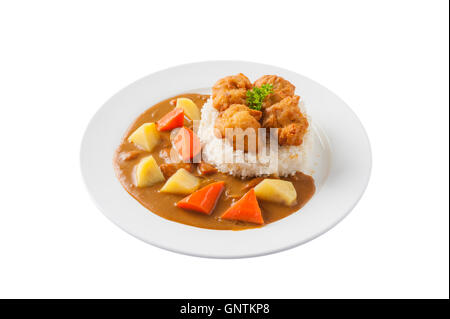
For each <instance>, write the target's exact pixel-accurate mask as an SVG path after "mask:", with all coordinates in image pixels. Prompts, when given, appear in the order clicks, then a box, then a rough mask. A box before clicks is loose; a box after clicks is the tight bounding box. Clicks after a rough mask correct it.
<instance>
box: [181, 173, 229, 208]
mask: <svg viewBox="0 0 450 319" xmlns="http://www.w3.org/2000/svg"><path fill="white" fill-rule="evenodd" d="M224 187H225V182H223V181H221V182H215V183H211V184H209V185H207V186H205V187H203V188H201V189H199V190H198V191H196V192H194V193H192V194H191V195H189V196H187V197H185V198H183V199H182V200H180V201H179V202H178V203H177V207H180V208H183V209H188V210H194V211H197V212H200V213H204V214H207V215H209V214H211V212H212V210H213V209H214V207H215V206H216V204H217V201H218V200H219V197H220V195H221V194H222V191H223V189H224Z"/></svg>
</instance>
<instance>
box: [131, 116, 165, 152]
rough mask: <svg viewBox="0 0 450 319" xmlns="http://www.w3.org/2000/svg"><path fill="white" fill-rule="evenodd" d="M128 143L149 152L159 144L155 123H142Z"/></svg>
mask: <svg viewBox="0 0 450 319" xmlns="http://www.w3.org/2000/svg"><path fill="white" fill-rule="evenodd" d="M128 141H129V142H131V143H134V144H135V145H136V146H138V147H139V148H141V149H143V150H144V151H148V152H151V151H152V150H153V148H154V147H155V146H156V144H158V143H159V132H158V130H157V129H156V124H155V123H144V124H142V125H141V126H140V127H139V128H138V129H137V130H136V131H134V132H133V133H132V134H131V135H130V137H129V138H128Z"/></svg>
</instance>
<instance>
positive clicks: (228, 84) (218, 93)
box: [212, 73, 252, 112]
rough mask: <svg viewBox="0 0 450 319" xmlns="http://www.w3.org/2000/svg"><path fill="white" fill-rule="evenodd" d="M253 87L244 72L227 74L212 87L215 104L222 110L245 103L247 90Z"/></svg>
mask: <svg viewBox="0 0 450 319" xmlns="http://www.w3.org/2000/svg"><path fill="white" fill-rule="evenodd" d="M251 88H252V83H251V82H250V80H249V79H248V78H247V77H246V76H245V75H244V74H242V73H239V74H237V75H230V76H226V77H224V78H222V79H220V80H219V81H217V82H216V84H214V86H213V88H212V98H213V106H214V107H215V108H216V109H217V110H218V111H219V112H222V111H225V110H226V109H227V108H229V107H230V105H233V104H245V100H246V97H247V90H250V89H251Z"/></svg>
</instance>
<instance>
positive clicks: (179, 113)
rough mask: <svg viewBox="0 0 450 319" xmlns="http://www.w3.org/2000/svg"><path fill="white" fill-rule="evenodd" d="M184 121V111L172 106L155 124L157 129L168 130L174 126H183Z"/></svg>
mask: <svg viewBox="0 0 450 319" xmlns="http://www.w3.org/2000/svg"><path fill="white" fill-rule="evenodd" d="M183 123H184V111H183V109H180V108H178V107H177V108H174V109H173V110H172V111H170V112H169V113H167V114H166V115H164V116H163V117H162V118H161V119H160V120H159V121H158V122H156V125H157V127H158V131H169V130H171V129H174V128H176V127H181V126H183Z"/></svg>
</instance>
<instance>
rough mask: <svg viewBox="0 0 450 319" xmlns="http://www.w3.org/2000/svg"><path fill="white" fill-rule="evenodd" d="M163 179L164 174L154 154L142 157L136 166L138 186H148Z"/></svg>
mask: <svg viewBox="0 0 450 319" xmlns="http://www.w3.org/2000/svg"><path fill="white" fill-rule="evenodd" d="M163 181H164V176H163V174H162V172H161V170H160V169H159V166H158V164H157V163H156V161H155V159H154V158H153V156H151V155H150V156H147V157H144V158H143V159H141V161H140V162H139V164H138V165H137V167H136V186H137V187H148V186H152V185H154V184H156V183H159V182H163Z"/></svg>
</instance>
